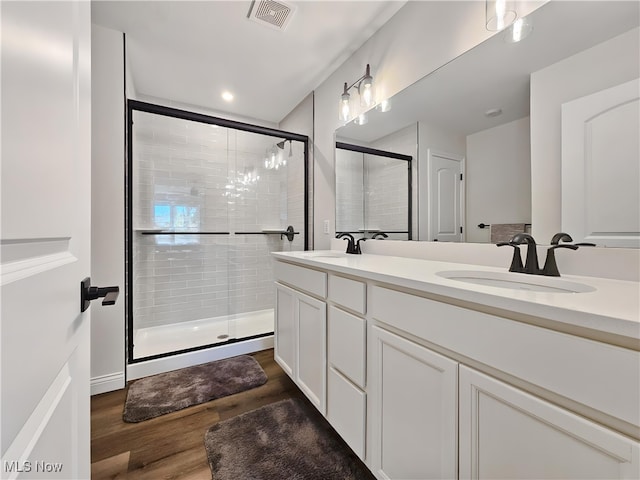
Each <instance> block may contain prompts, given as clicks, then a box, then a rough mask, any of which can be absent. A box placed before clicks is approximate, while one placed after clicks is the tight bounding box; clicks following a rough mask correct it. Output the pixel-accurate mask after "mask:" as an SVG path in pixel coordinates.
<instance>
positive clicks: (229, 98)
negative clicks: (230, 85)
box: [222, 91, 233, 102]
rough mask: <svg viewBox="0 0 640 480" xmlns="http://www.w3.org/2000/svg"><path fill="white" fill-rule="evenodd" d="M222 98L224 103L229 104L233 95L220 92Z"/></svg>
mask: <svg viewBox="0 0 640 480" xmlns="http://www.w3.org/2000/svg"><path fill="white" fill-rule="evenodd" d="M222 98H223V99H224V100H225V101H227V102H230V101H231V100H233V93H231V92H228V91H224V92H222Z"/></svg>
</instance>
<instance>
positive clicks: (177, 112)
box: [125, 99, 309, 364]
mask: <svg viewBox="0 0 640 480" xmlns="http://www.w3.org/2000/svg"><path fill="white" fill-rule="evenodd" d="M134 111H138V112H145V113H152V114H156V115H162V116H165V117H171V118H178V119H181V120H188V121H193V122H199V123H206V124H209V125H218V126H220V127H226V128H231V129H234V130H241V131H244V132H249V133H256V134H259V135H266V136H271V137H277V138H284V139H285V140H295V141H299V142H302V143H303V145H304V160H303V161H304V230H303V231H304V250H308V249H309V218H308V217H309V137H308V136H307V135H301V134H299V133H293V132H287V131H284V130H278V129H275V128H269V127H262V126H260V125H252V124H250V123H244V122H238V121H235V120H228V119H226V118H220V117H214V116H211V115H205V114H202V113H195V112H190V111H187V110H181V109H178V108H173V107H166V106H163V105H156V104H154V103H148V102H142V101H139V100H132V99H127V122H126V132H125V133H126V135H125V138H126V151H127V156H126V159H125V162H126V168H125V171H126V181H125V199H126V201H125V219H126V220H125V221H126V235H125V236H126V239H125V250H126V255H125V258H126V259H127V260H126V264H125V271H126V275H125V278H126V284H125V311H126V313H127V321H126V324H127V328H126V332H125V334H126V338H127V340H126V341H127V364H135V363H140V362H146V361H148V360H155V359H158V358H166V357H170V356H173V355H178V354H182V353H189V352H195V351H198V350H204V349H207V348H211V347H218V346H222V345H229V344H233V343H238V342H242V341H246V340H251V339H254V338H260V337H268V336H269V335H273V333H266V334H259V335H252V336H249V337H243V338H239V339H238V338H233V339H229V340H227V341H225V342H218V343H212V344H207V345H199V346H196V347H191V348H186V349H182V350H176V351H172V352H167V353H161V354H157V355H150V356H147V357H142V358H133V349H134V345H133V301H132V300H133V295H132V287H133V248H132V247H133V194H132V192H133V112H134Z"/></svg>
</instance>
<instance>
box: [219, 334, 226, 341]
mask: <svg viewBox="0 0 640 480" xmlns="http://www.w3.org/2000/svg"><path fill="white" fill-rule="evenodd" d="M225 338H229V335H227V334H222V335H218V340H224V339H225Z"/></svg>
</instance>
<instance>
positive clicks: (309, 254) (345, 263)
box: [272, 250, 640, 349]
mask: <svg viewBox="0 0 640 480" xmlns="http://www.w3.org/2000/svg"><path fill="white" fill-rule="evenodd" d="M272 255H273V256H274V257H275V258H277V259H280V260H286V261H289V262H294V263H297V264H300V265H306V266H310V267H316V268H322V269H325V270H328V271H332V272H338V273H344V274H349V275H354V276H359V277H363V278H366V279H370V280H375V281H379V282H384V283H387V284H392V285H397V286H399V287H403V288H411V289H414V290H419V291H422V292H426V293H432V294H435V295H441V296H445V297H450V298H455V299H458V300H460V301H463V302H469V303H473V304H479V305H486V306H488V307H492V308H498V309H502V310H508V311H511V312H515V313H519V314H524V315H528V316H533V317H537V318H542V319H546V320H551V321H554V322H561V323H562V324H566V325H569V326H573V327H579V328H588V329H591V330H595V331H598V332H603V333H607V334H613V335H618V336H622V337H625V338H627V339H631V340H633V342H632V343H633V344H634V345H636V344H637V347H636V349H640V342H638V341H640V283H638V282H630V281H622V280H611V279H604V278H596V277H581V276H575V275H563V276H562V277H561V278H560V279H558V280H559V281H566V282H575V283H579V284H582V285H587V286H589V287H592V288H594V289H595V290H594V291H592V292H580V293H555V292H537V291H530V290H516V289H511V288H502V287H495V286H487V285H477V284H471V283H467V282H463V281H460V280H455V279H449V278H444V277H442V276H440V275H437V273H438V272H443V271H446V272H452V271H475V272H478V271H481V272H508V265H506V266H505V268H496V267H487V266H479V265H469V264H462V263H449V262H438V261H431V260H420V259H414V258H403V257H394V256H387V255H370V254H362V255H347V254H344V252H338V251H328V250H327V251H318V250H315V251H300V252H274V253H272ZM510 275H514V276H520V275H523V276H524V277H523V278H525V279H526V278H527V277H537V278H538V279H540V278H542V279H548V280H549V281H550V282H553V281H554V280H555V279H554V278H553V277H539V276H533V275H526V274H520V273H513V274H510ZM542 281H545V280H542ZM470 308H472V307H470Z"/></svg>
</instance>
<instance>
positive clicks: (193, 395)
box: [122, 355, 267, 423]
mask: <svg viewBox="0 0 640 480" xmlns="http://www.w3.org/2000/svg"><path fill="white" fill-rule="evenodd" d="M266 381H267V375H266V374H265V373H264V370H262V368H261V367H260V365H259V364H258V362H257V361H256V359H255V358H253V357H250V356H248V355H241V356H239V357H233V358H227V359H224V360H217V361H215V362H209V363H205V364H202V365H195V366H193V367H187V368H182V369H180V370H174V371H172V372H167V373H161V374H159V375H153V376H151V377H145V378H141V379H140V380H136V381H135V382H133V383H132V384H131V386H130V387H129V391H128V392H127V401H126V402H125V404H124V413H123V414H122V418H123V420H124V421H125V422H129V423H136V422H141V421H143V420H148V419H150V418H155V417H158V416H160V415H164V414H165V413H171V412H175V411H177V410H182V409H183V408H186V407H190V406H192V405H197V404H199V403H204V402H208V401H210V400H215V399H216V398H221V397H226V396H227V395H233V394H234V393H238V392H243V391H245V390H249V389H251V388H254V387H258V386H260V385H262V384H264V383H265V382H266Z"/></svg>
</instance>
